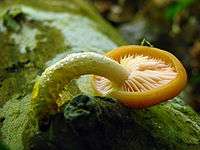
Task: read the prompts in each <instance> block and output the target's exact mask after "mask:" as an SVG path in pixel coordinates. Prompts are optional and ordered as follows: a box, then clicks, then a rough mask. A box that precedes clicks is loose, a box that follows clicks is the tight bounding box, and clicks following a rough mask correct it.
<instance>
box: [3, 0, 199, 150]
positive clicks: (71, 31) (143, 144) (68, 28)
mask: <svg viewBox="0 0 200 150" xmlns="http://www.w3.org/2000/svg"><path fill="white" fill-rule="evenodd" d="M123 44H126V43H125V42H124V41H123V39H121V38H120V35H118V34H117V32H116V31H115V30H114V29H113V28H112V27H111V26H110V25H109V24H107V23H106V22H105V21H104V20H103V19H102V18H101V17H100V16H99V15H98V14H97V12H96V10H95V9H94V8H93V7H91V5H89V4H88V3H87V2H86V1H84V0H49V1H44V0H29V1H27V0H16V1H14V0H6V1H1V2H0V106H1V108H0V127H1V132H0V143H1V144H0V145H5V146H7V147H8V148H9V149H11V150H16V149H17V150H23V149H30V139H33V138H34V137H37V136H38V135H40V134H37V133H38V132H39V131H40V130H41V128H40V127H39V126H38V124H37V122H38V120H37V119H38V118H35V117H34V115H33V114H34V113H33V111H35V110H33V109H32V105H31V92H32V88H33V85H34V83H35V80H36V78H37V76H38V75H40V74H41V73H42V72H43V71H44V69H45V68H46V67H48V66H49V65H51V64H53V63H55V62H56V61H58V60H60V59H62V58H63V57H65V56H66V55H67V54H69V53H72V52H81V51H95V52H98V53H104V52H106V51H109V50H110V49H113V48H115V47H117V46H118V45H123ZM89 81H90V77H89V76H85V77H82V78H81V79H79V80H76V81H73V82H72V83H70V85H68V86H66V88H65V89H64V90H63V93H62V95H61V96H62V98H61V99H63V102H65V100H69V99H72V98H73V97H74V96H76V95H78V94H80V93H84V94H86V95H91V96H94V92H93V90H92V88H91V85H90V82H89ZM83 97H84V99H87V101H86V102H84V100H83V101H82V100H79V99H80V97H78V98H76V99H74V100H73V101H70V102H68V103H67V105H66V106H65V107H66V108H67V107H69V106H72V107H69V108H70V109H69V110H66V109H65V117H63V116H62V113H61V114H58V115H56V116H53V117H52V118H53V119H55V120H56V119H57V117H58V118H59V115H60V116H61V122H60V124H56V123H57V121H56V122H54V121H52V123H55V124H52V125H53V126H54V125H55V126H57V125H59V126H61V127H64V129H66V128H68V124H67V125H66V117H67V116H69V117H67V118H68V119H67V122H71V121H72V123H73V120H70V116H73V115H74V113H75V112H76V110H78V109H79V105H77V102H79V101H80V105H81V106H80V107H83V113H81V114H80V115H78V116H76V115H75V116H74V119H75V120H76V121H75V122H77V123H78V122H79V121H80V123H78V124H79V125H80V127H82V129H83V132H85V131H87V132H88V133H89V135H90V139H91V143H95V144H98V143H97V141H96V142H95V141H93V140H95V138H96V139H99V140H104V141H102V143H104V144H103V145H105V147H103V148H105V149H107V148H109V149H123V148H122V147H124V149H131V150H132V149H187V150H188V149H191V150H195V149H200V116H199V114H197V113H195V112H194V111H193V110H192V109H191V108H190V107H189V106H187V105H186V104H184V102H183V101H182V98H180V97H176V98H175V100H173V101H169V102H166V103H162V104H160V105H157V106H154V107H151V108H148V109H144V110H133V109H127V108H126V107H124V106H122V105H120V104H119V103H117V102H114V101H113V100H111V99H109V100H108V99H107V98H99V97H98V98H92V97H91V98H88V97H87V96H83ZM88 103H89V104H88ZM87 105H89V106H90V107H89V108H91V109H89V108H88V107H87ZM71 109H73V110H71ZM88 109H89V110H88ZM84 110H85V111H84ZM97 110H98V111H97ZM100 110H102V112H101V113H100V112H99V111H100ZM90 111H92V112H90ZM84 112H89V113H88V114H87V113H86V114H87V115H86V117H84V116H85V113H84ZM67 113H68V114H67ZM90 115H92V116H90ZM99 117H100V118H99ZM101 118H103V120H101ZM90 119H91V120H90ZM99 119H100V120H99ZM115 119H116V120H115ZM108 120H109V121H108ZM90 121H91V129H96V128H98V125H99V124H101V125H102V126H100V129H99V130H98V131H97V132H100V131H101V130H103V133H104V134H103V137H101V136H102V135H99V136H98V134H96V133H93V131H94V130H90V128H87V125H88V126H89V125H90ZM95 121H97V122H98V123H99V124H97V123H96V122H95ZM105 121H106V122H105ZM58 122H59V121H58ZM62 123H63V125H62ZM80 127H79V126H78V127H76V128H77V129H76V130H79V128H80ZM55 129H56V128H55ZM70 129H73V128H70ZM80 129H81V128H80ZM76 130H74V131H76ZM74 131H72V130H70V131H67V132H66V133H67V134H69V136H68V140H69V141H66V142H69V144H70V142H72V143H74V142H75V145H76V144H78V145H79V143H77V142H78V141H80V145H84V144H85V143H87V144H88V143H89V144H91V143H90V141H89V139H88V138H87V137H85V140H84V136H80V139H79V140H78V139H77V135H75V134H76V133H79V132H76V133H75V132H74ZM110 131H113V133H112V134H111V132H110ZM115 132H116V134H115ZM46 133H50V132H47V131H46ZM55 133H57V131H56V132H55ZM80 133H82V131H81V132H80ZM71 134H73V135H71ZM115 135H116V136H115ZM42 136H44V135H43V134H42ZM45 136H46V137H47V138H51V137H49V135H45ZM65 136H66V137H67V135H65ZM72 137H73V138H72ZM92 138H94V139H92ZM109 138H110V144H111V145H112V146H111V145H109V144H108V143H107V144H106V142H107V141H109ZM119 139H121V140H119ZM32 141H33V140H32ZM61 142H63V141H62V139H61ZM118 142H119V143H118ZM31 144H32V143H31ZM78 145H77V146H78ZM5 146H2V147H5ZM87 146H89V147H87ZM78 148H80V147H78ZM78 148H77V147H73V145H72V146H71V147H70V146H69V147H68V149H78ZM82 148H83V149H84V148H90V149H93V148H98V147H95V146H94V147H93V146H90V145H86V146H82Z"/></svg>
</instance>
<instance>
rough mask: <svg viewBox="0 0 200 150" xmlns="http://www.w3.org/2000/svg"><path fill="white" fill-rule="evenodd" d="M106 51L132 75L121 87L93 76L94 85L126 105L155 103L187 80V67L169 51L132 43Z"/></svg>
mask: <svg viewBox="0 0 200 150" xmlns="http://www.w3.org/2000/svg"><path fill="white" fill-rule="evenodd" d="M106 55H107V56H108V57H110V58H112V59H114V60H116V61H117V62H118V63H119V64H120V65H121V66H122V67H124V68H125V69H126V70H127V71H128V73H129V77H128V79H127V80H125V82H124V83H123V84H122V85H121V86H120V87H115V86H114V85H113V84H112V82H111V81H110V80H108V79H106V78H104V77H101V76H94V77H93V82H92V83H93V87H94V88H95V89H96V91H97V93H99V94H100V95H105V96H108V95H109V96H111V97H114V98H116V99H118V100H119V101H121V102H122V103H124V104H125V105H127V106H130V107H135V108H143V107H147V106H151V105H155V104H157V103H160V102H162V101H165V100H168V99H170V98H172V97H175V96H176V95H177V94H179V93H180V91H181V90H182V89H183V87H184V86H185V84H186V81H187V75H186V72H185V69H184V67H183V66H182V64H181V63H180V62H179V61H178V59H177V58H176V57H175V56H173V55H172V54H170V53H168V52H166V51H163V50H160V49H157V48H151V47H146V46H137V45H130V46H122V47H119V48H116V49H114V50H113V51H111V52H109V53H108V54H106ZM110 71H111V70H110Z"/></svg>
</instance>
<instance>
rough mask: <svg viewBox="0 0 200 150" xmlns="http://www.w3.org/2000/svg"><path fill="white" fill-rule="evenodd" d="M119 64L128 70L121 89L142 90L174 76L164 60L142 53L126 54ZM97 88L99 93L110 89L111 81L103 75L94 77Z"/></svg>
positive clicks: (168, 80) (166, 81)
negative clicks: (126, 78) (127, 75)
mask: <svg viewBox="0 0 200 150" xmlns="http://www.w3.org/2000/svg"><path fill="white" fill-rule="evenodd" d="M119 64H121V65H122V66H123V67H124V68H126V69H127V71H128V72H129V77H128V80H126V81H125V83H124V84H123V85H122V86H121V89H122V90H123V91H127V92H144V91H147V90H151V89H154V88H158V87H160V86H162V85H164V84H167V83H169V82H170V81H171V80H173V79H174V78H175V77H176V74H177V73H176V71H175V69H174V68H173V67H172V66H170V65H169V64H166V63H165V62H164V61H162V60H160V59H156V58H151V57H149V56H144V55H137V54H135V55H130V54H128V55H126V56H123V57H121V58H120V60H119ZM96 84H97V88H98V90H99V91H100V92H101V93H104V94H106V93H109V92H110V91H111V90H112V84H111V82H110V81H109V80H108V79H106V78H104V77H100V76H98V77H96Z"/></svg>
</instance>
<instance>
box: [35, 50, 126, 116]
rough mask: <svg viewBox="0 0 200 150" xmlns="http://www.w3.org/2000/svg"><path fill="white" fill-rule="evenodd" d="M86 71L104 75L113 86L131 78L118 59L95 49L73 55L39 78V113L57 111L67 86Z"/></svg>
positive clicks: (37, 104)
mask: <svg viewBox="0 0 200 150" xmlns="http://www.w3.org/2000/svg"><path fill="white" fill-rule="evenodd" d="M85 74H95V75H99V76H103V77H105V78H107V79H109V80H110V81H111V82H112V87H119V86H121V85H122V84H123V83H124V81H125V80H127V79H128V76H129V74H128V71H127V70H126V69H125V68H124V67H122V66H121V65H120V64H119V63H117V62H116V61H115V60H113V59H111V58H108V57H106V56H104V55H101V54H97V53H94V52H84V53H74V54H70V55H68V56H67V57H65V58H64V59H62V60H60V61H59V62H57V63H55V64H54V65H52V66H50V67H48V68H47V69H46V70H45V71H44V72H43V73H42V75H41V76H40V77H39V79H37V81H36V83H35V85H34V88H33V92H32V101H33V104H35V105H34V106H36V108H37V109H38V112H39V113H40V112H45V111H46V112H50V111H52V112H54V111H56V110H55V109H57V104H56V102H57V101H59V98H60V96H59V94H60V93H61V91H62V90H63V88H64V86H65V85H66V84H68V83H69V82H70V81H71V80H72V79H75V78H78V77H80V76H81V75H85Z"/></svg>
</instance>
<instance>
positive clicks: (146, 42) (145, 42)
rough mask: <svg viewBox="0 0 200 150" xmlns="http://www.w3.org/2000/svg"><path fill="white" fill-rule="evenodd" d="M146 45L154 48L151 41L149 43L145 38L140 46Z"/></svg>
mask: <svg viewBox="0 0 200 150" xmlns="http://www.w3.org/2000/svg"><path fill="white" fill-rule="evenodd" d="M145 44H147V45H148V46H150V47H153V45H152V44H151V43H150V42H149V41H147V40H146V39H145V38H143V40H142V42H141V44H140V45H142V46H144V45H145Z"/></svg>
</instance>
